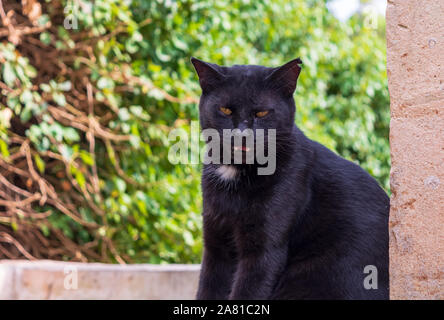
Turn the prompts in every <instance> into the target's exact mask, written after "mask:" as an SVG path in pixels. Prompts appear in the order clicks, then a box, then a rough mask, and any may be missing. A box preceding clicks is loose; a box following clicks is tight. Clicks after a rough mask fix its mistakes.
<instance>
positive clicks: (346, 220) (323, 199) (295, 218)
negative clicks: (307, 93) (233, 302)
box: [192, 58, 389, 299]
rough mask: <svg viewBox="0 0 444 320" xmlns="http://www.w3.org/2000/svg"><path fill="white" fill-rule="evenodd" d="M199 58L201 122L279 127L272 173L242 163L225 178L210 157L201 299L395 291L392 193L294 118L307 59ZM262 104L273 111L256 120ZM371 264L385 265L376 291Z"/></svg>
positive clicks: (363, 295)
mask: <svg viewBox="0 0 444 320" xmlns="http://www.w3.org/2000/svg"><path fill="white" fill-rule="evenodd" d="M192 62H193V64H194V66H195V68H196V71H197V73H198V75H199V78H200V79H199V80H200V83H201V87H202V91H203V93H202V97H201V101H200V106H199V108H200V122H201V127H202V129H206V128H215V129H217V130H219V131H221V130H222V129H233V128H237V127H240V126H241V125H244V127H245V126H246V127H248V128H251V129H253V130H255V129H258V128H265V129H268V128H275V129H276V130H277V167H276V171H275V173H274V174H273V175H269V176H259V175H257V172H256V170H255V169H256V165H246V164H240V165H235V167H236V169H237V170H238V172H239V175H238V176H237V177H236V179H234V180H233V181H223V180H222V179H220V177H219V176H218V174H217V173H216V172H215V170H216V169H217V168H218V167H219V165H216V164H208V165H205V166H204V169H203V175H202V190H203V222H204V255H203V262H202V271H201V276H200V283H199V290H198V294H197V298H198V299H388V296H389V289H388V284H389V280H388V213H389V198H388V196H387V195H386V193H385V192H384V191H383V189H381V187H380V186H379V185H378V183H377V182H376V181H375V179H373V178H372V177H371V176H370V175H369V174H368V173H366V172H365V171H364V170H363V169H361V168H360V167H359V166H358V165H356V164H354V163H352V162H350V161H347V160H345V159H343V158H341V157H340V156H338V155H336V154H335V153H333V152H332V151H330V150H328V149H327V148H325V147H324V146H322V145H321V144H319V143H317V142H314V141H312V140H310V139H308V138H307V137H306V136H305V135H304V134H303V133H302V132H301V131H300V130H299V129H298V128H297V127H296V126H295V125H294V113H295V105H294V100H293V91H294V90H295V87H296V81H297V78H298V76H299V72H300V70H301V68H300V66H299V64H300V63H301V61H300V60H298V59H296V60H293V61H291V62H289V63H288V64H286V65H284V66H282V67H280V68H266V67H261V66H233V67H221V66H217V65H214V64H209V63H206V62H203V61H200V60H197V59H195V58H192ZM220 106H227V107H230V108H231V109H232V110H233V113H232V115H230V116H229V117H228V116H225V115H223V114H221V112H220V111H219V107H220ZM264 108H266V109H267V110H270V114H269V115H267V116H266V117H264V118H263V119H256V118H255V117H254V113H255V112H257V111H260V110H261V109H264ZM244 120H246V121H247V122H244ZM366 265H374V266H376V267H377V270H378V289H377V290H375V289H369V290H368V289H365V288H364V284H363V283H364V278H365V277H366V276H367V274H365V273H364V267H365V266H366Z"/></svg>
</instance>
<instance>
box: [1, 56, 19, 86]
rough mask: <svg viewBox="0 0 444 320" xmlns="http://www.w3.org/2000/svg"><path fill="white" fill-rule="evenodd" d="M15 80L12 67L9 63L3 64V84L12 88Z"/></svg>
mask: <svg viewBox="0 0 444 320" xmlns="http://www.w3.org/2000/svg"><path fill="white" fill-rule="evenodd" d="M16 79H17V76H16V74H15V72H14V69H13V68H12V65H11V63H10V62H5V63H4V64H3V80H5V83H6V84H7V85H8V86H9V87H14V83H15V80H16Z"/></svg>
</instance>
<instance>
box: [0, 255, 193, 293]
mask: <svg viewBox="0 0 444 320" xmlns="http://www.w3.org/2000/svg"><path fill="white" fill-rule="evenodd" d="M199 270H200V267H199V265H146V264H145V265H143V264H140V265H109V264H101V263H75V262H60V261H48V260H40V261H11V260H0V300H1V299H159V300H161V299H194V298H195V294H196V290H197V284H198V277H199Z"/></svg>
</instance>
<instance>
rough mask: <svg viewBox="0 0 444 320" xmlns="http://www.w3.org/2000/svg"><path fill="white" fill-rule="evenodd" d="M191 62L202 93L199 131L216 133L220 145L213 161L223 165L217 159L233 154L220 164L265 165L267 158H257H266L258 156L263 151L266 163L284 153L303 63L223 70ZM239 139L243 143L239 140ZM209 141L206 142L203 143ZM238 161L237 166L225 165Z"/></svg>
mask: <svg viewBox="0 0 444 320" xmlns="http://www.w3.org/2000/svg"><path fill="white" fill-rule="evenodd" d="M191 62H192V63H193V65H194V67H195V69H196V72H197V74H198V76H199V82H200V86H201V88H202V96H201V99H200V104H199V111H200V112H199V114H200V124H201V128H202V130H203V131H208V130H209V129H213V130H214V129H215V130H216V131H217V132H218V136H219V137H220V138H221V140H222V142H223V143H222V144H219V146H220V152H218V154H216V155H214V154H213V153H211V154H212V155H213V157H214V159H221V157H220V156H219V155H220V154H222V153H225V152H226V150H231V151H229V152H230V155H228V156H227V157H226V158H225V155H226V154H224V161H223V163H224V164H225V163H240V164H253V163H256V164H263V163H264V162H265V161H267V162H268V158H266V157H265V156H261V155H264V154H263V153H260V150H265V151H264V152H265V153H266V154H267V155H268V157H273V159H274V158H276V151H277V152H279V150H284V149H288V142H289V141H290V139H287V137H288V136H289V135H290V133H291V132H292V129H293V127H294V114H295V104H294V99H293V93H294V90H295V89H296V83H297V79H298V76H299V73H300V71H301V67H300V66H299V65H300V64H301V63H302V61H301V60H300V59H299V58H298V59H295V60H292V61H290V62H288V63H286V64H284V65H283V66H281V67H276V68H267V67H263V66H256V65H234V66H232V67H225V66H218V65H216V64H212V63H208V62H204V61H201V60H198V59H196V58H192V59H191ZM270 129H271V130H270ZM227 130H230V131H231V132H232V133H234V134H233V135H232V136H229V137H228V138H227V137H226V136H225V135H224V131H227ZM261 134H262V135H263V136H262V139H261V138H260V135H261ZM236 135H237V136H236ZM239 135H241V136H242V137H241V138H240V139H237V138H239ZM244 135H245V137H244ZM247 136H248V137H247ZM249 138H251V140H249ZM210 140H211V141H212V139H207V140H206V141H207V143H208V141H210ZM236 141H237V142H236ZM249 141H250V142H249ZM261 141H262V142H261ZM280 142H281V143H280ZM222 145H223V146H222ZM211 149H212V150H215V149H214V148H211ZM236 155H237V156H238V157H239V161H238V162H236V161H234V162H229V161H225V159H228V158H231V159H234V158H235V157H236ZM248 159H250V160H248ZM216 161H219V160H216ZM221 162H222V160H221ZM213 163H214V162H213ZM217 163H220V162H217Z"/></svg>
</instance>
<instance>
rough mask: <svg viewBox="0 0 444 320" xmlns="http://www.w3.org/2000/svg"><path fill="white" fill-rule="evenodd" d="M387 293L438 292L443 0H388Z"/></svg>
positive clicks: (443, 256)
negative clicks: (389, 165)
mask: <svg viewBox="0 0 444 320" xmlns="http://www.w3.org/2000/svg"><path fill="white" fill-rule="evenodd" d="M387 71H388V79H389V91H390V99H391V124H390V145H391V156H392V171H391V190H392V193H393V195H392V199H391V211H390V290H391V298H392V299H444V0H389V1H388V6H387Z"/></svg>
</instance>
